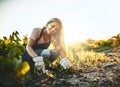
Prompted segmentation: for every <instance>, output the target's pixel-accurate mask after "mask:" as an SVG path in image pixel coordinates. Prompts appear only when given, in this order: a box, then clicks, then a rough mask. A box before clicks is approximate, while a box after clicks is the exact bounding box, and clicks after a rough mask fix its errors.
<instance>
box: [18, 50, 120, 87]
mask: <svg viewBox="0 0 120 87" xmlns="http://www.w3.org/2000/svg"><path fill="white" fill-rule="evenodd" d="M104 53H105V54H106V55H107V56H108V57H109V58H110V60H111V61H110V62H107V63H101V64H100V65H99V67H97V68H95V67H91V68H88V67H84V68H81V69H78V70H74V71H73V72H72V73H70V72H69V73H68V72H66V71H62V73H56V78H48V77H47V79H46V76H45V75H43V76H40V77H39V78H36V79H34V80H33V79H32V80H29V81H26V80H24V82H23V83H21V84H20V85H17V87H120V50H119V49H113V50H108V51H105V52H104ZM116 58H117V59H119V61H118V60H116ZM54 75H55V74H54ZM51 77H52V76H51ZM28 79H29V78H28Z"/></svg>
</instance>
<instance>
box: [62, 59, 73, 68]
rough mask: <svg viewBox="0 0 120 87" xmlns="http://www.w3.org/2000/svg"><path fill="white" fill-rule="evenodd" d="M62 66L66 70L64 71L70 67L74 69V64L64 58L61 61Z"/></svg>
mask: <svg viewBox="0 0 120 87" xmlns="http://www.w3.org/2000/svg"><path fill="white" fill-rule="evenodd" d="M60 65H61V66H62V67H63V68H64V69H68V68H70V67H72V63H71V62H70V61H69V60H68V59H67V58H62V59H61V60H60Z"/></svg>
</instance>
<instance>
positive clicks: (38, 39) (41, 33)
mask: <svg viewBox="0 0 120 87" xmlns="http://www.w3.org/2000/svg"><path fill="white" fill-rule="evenodd" d="M43 31H44V29H42V30H41V32H40V36H39V38H37V40H36V41H38V40H39V39H40V38H41V37H42V34H43Z"/></svg>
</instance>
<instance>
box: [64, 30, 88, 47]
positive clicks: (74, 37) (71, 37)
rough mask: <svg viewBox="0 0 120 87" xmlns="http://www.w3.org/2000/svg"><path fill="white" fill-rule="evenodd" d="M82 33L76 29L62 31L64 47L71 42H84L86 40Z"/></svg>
mask: <svg viewBox="0 0 120 87" xmlns="http://www.w3.org/2000/svg"><path fill="white" fill-rule="evenodd" d="M69 29H70V28H69ZM84 32H85V31H84V30H80V31H78V30H76V29H74V30H71V31H70V30H68V29H67V28H66V30H64V38H65V43H66V45H68V44H69V43H72V42H81V41H84V40H85V39H86V36H85V34H84Z"/></svg>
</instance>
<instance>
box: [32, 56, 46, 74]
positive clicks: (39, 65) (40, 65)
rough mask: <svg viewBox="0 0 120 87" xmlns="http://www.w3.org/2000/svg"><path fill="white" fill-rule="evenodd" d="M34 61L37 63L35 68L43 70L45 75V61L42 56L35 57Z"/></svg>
mask: <svg viewBox="0 0 120 87" xmlns="http://www.w3.org/2000/svg"><path fill="white" fill-rule="evenodd" d="M33 61H34V62H35V67H36V68H37V69H38V70H41V68H42V71H43V73H45V63H44V61H43V57H42V56H37V57H34V58H33Z"/></svg>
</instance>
